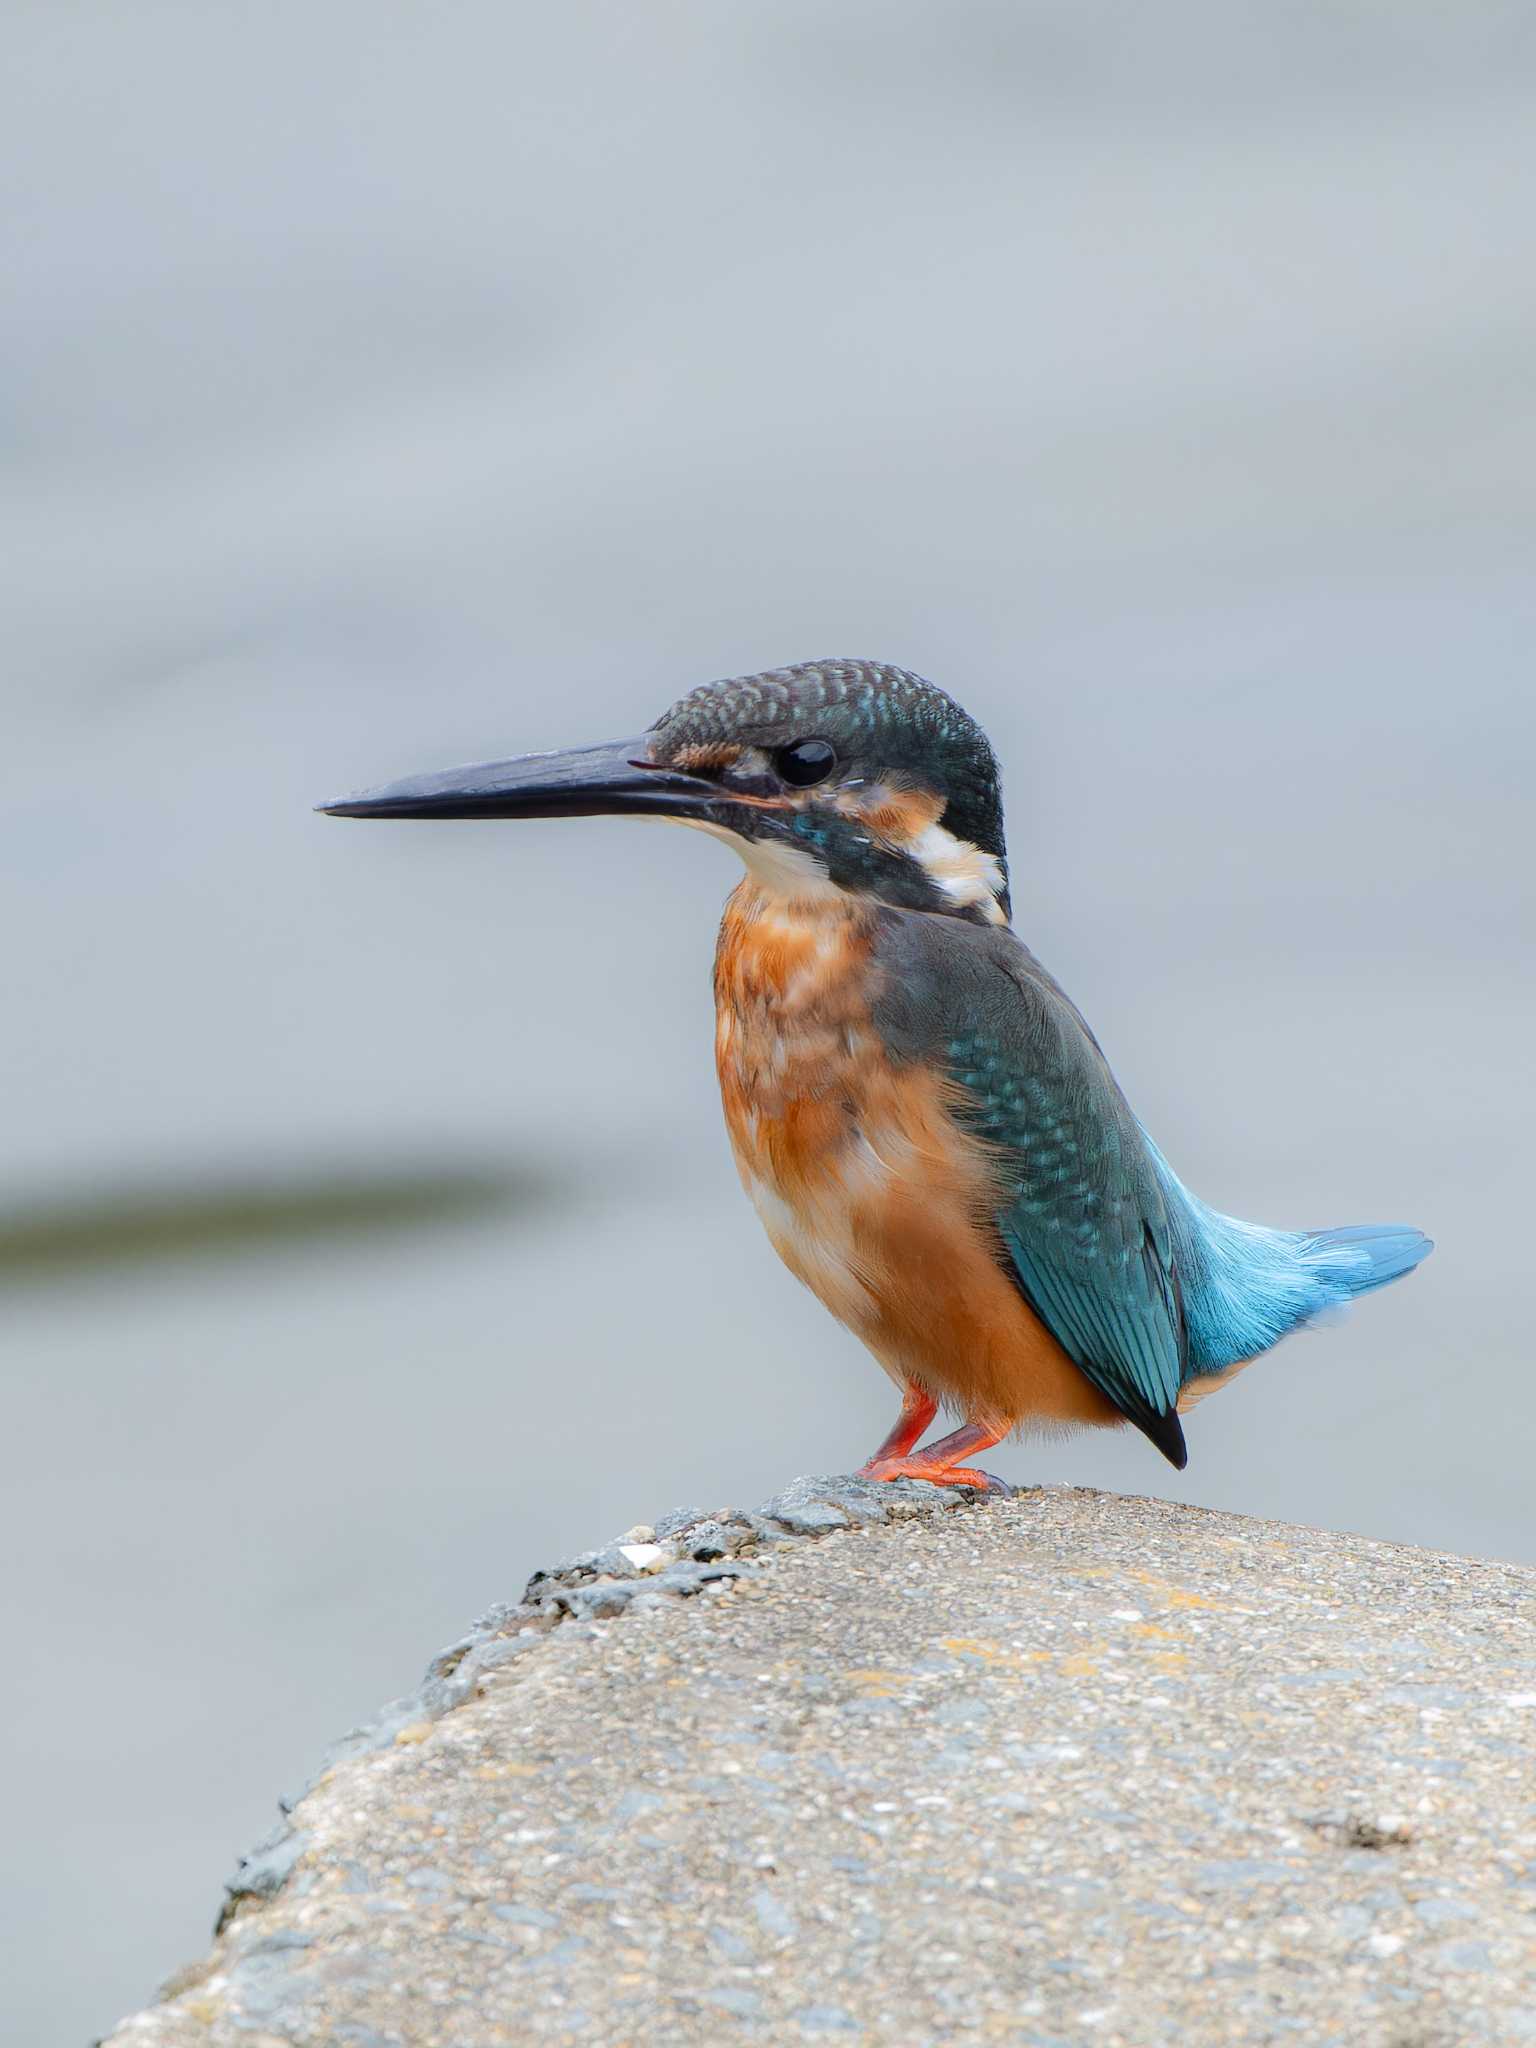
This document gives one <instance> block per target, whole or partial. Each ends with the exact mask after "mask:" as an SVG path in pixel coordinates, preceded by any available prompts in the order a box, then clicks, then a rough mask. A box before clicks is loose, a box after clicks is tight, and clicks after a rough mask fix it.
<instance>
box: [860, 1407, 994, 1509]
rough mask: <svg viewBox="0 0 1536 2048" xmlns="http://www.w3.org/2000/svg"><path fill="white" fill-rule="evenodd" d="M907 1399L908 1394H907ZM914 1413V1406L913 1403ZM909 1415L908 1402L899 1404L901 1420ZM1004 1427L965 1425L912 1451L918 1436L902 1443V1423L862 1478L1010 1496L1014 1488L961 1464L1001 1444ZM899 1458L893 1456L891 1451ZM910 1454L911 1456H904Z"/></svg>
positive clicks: (863, 1471) (864, 1467)
mask: <svg viewBox="0 0 1536 2048" xmlns="http://www.w3.org/2000/svg"><path fill="white" fill-rule="evenodd" d="M909 1399H910V1395H909ZM911 1405H912V1408H913V1410H914V1412H915V1409H916V1406H917V1403H916V1402H912V1404H911ZM907 1416H908V1403H905V1402H904V1403H903V1404H902V1420H903V1422H905V1421H906V1420H907ZM1007 1433H1008V1430H1007V1424H1006V1423H1005V1424H1004V1425H1003V1427H1002V1428H1001V1429H991V1428H989V1427H988V1426H987V1424H986V1423H984V1422H968V1423H966V1424H965V1426H964V1428H963V1429H955V1430H951V1431H950V1433H949V1435H948V1436H945V1437H940V1439H939V1441H938V1442H937V1443H936V1444H930V1445H929V1446H928V1448H927V1450H926V1451H917V1452H915V1453H913V1452H912V1445H913V1443H914V1442H915V1441H916V1439H917V1436H918V1435H919V1434H920V1431H919V1430H914V1431H913V1432H912V1434H911V1435H910V1436H907V1437H906V1440H905V1442H902V1441H901V1440H900V1439H901V1438H902V1436H903V1435H904V1431H903V1428H902V1423H898V1424H897V1426H896V1428H895V1429H893V1430H892V1431H891V1434H890V1435H889V1436H888V1437H887V1438H886V1440H885V1442H884V1443H883V1444H882V1445H881V1446H880V1448H879V1450H878V1451H876V1453H875V1455H874V1456H873V1457H872V1458H871V1459H870V1461H869V1463H868V1464H867V1465H865V1466H863V1467H861V1469H860V1472H859V1477H860V1478H861V1479H926V1480H929V1481H930V1482H931V1483H932V1484H933V1485H934V1486H974V1487H975V1488H976V1489H977V1490H978V1492H981V1493H1012V1491H1013V1488H1012V1487H1011V1486H1009V1485H1007V1484H1006V1482H1005V1481H1003V1480H1001V1479H994V1478H993V1477H992V1475H991V1473H990V1472H983V1471H982V1470H981V1468H980V1467H979V1466H976V1465H962V1464H961V1463H960V1460H961V1459H962V1458H966V1457H969V1456H970V1454H971V1453H972V1452H973V1451H990V1450H991V1448H992V1446H993V1445H994V1444H998V1443H1001V1442H1002V1440H1003V1438H1004V1437H1005V1436H1006V1435H1007ZM893 1451H894V1452H897V1453H899V1454H900V1455H897V1456H894V1457H893V1456H892V1455H891V1453H892V1452H893ZM908 1453H911V1455H907V1454H908Z"/></svg>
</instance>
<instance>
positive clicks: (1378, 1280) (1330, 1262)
mask: <svg viewBox="0 0 1536 2048" xmlns="http://www.w3.org/2000/svg"><path fill="white" fill-rule="evenodd" d="M1147 1147H1148V1150H1149V1151H1150V1153H1151V1155H1152V1159H1153V1162H1154V1164H1155V1165H1156V1167H1157V1169H1158V1174H1159V1176H1160V1178H1161V1180H1162V1183H1163V1192H1164V1194H1165V1196H1166V1197H1167V1200H1168V1225H1169V1229H1170V1230H1171V1232H1172V1233H1173V1240H1174V1256H1175V1262H1176V1265H1177V1267H1178V1270H1179V1272H1180V1275H1181V1277H1182V1283H1183V1286H1182V1292H1183V1303H1184V1317H1185V1327H1186V1330H1187V1333H1188V1339H1189V1364H1188V1367H1187V1369H1186V1372H1185V1378H1186V1380H1191V1379H1198V1378H1200V1377H1202V1376H1203V1375H1205V1374H1208V1373H1218V1372H1225V1371H1226V1370H1227V1369H1228V1367H1230V1366H1233V1365H1237V1364H1240V1363H1241V1362H1242V1360H1243V1359H1245V1358H1256V1357H1257V1356H1258V1355H1259V1353H1260V1352H1261V1351H1267V1350H1268V1349H1269V1347H1270V1346H1271V1345H1272V1344H1278V1343H1279V1341H1280V1339H1281V1338H1282V1337H1287V1336H1289V1335H1290V1333H1291V1331H1292V1330H1301V1329H1304V1328H1305V1327H1306V1325H1307V1324H1308V1323H1310V1322H1314V1321H1315V1320H1316V1319H1317V1318H1318V1317H1319V1316H1322V1315H1326V1314H1327V1312H1328V1311H1329V1310H1330V1309H1334V1308H1340V1307H1342V1306H1343V1305H1344V1304H1345V1303H1346V1302H1349V1301H1353V1300H1354V1299H1355V1298H1356V1296H1357V1295H1361V1294H1372V1293H1374V1292H1375V1290H1376V1289H1377V1288H1378V1287H1385V1286H1386V1285H1387V1283H1388V1282H1389V1281H1392V1280H1400V1279H1401V1278H1402V1276H1403V1275H1404V1274H1405V1273H1411V1272H1412V1271H1413V1269H1414V1267H1415V1266H1416V1265H1418V1263H1419V1261H1420V1260H1421V1259H1424V1258H1427V1257H1428V1255H1429V1254H1430V1252H1432V1251H1433V1250H1434V1246H1433V1244H1432V1243H1431V1242H1430V1240H1429V1239H1428V1238H1427V1237H1426V1236H1425V1235H1424V1233H1423V1232H1422V1231H1420V1230H1414V1229H1412V1228H1410V1227H1409V1226H1408V1225H1407V1224H1403V1223H1354V1224H1346V1225H1345V1226H1344V1228H1343V1229H1342V1230H1270V1229H1267V1228H1266V1227H1265V1226H1264V1225H1263V1224H1261V1223H1244V1222H1242V1221H1240V1219H1239V1218H1237V1217H1236V1216H1223V1215H1222V1214H1221V1212H1220V1211H1219V1210H1217V1209H1212V1208H1210V1207H1209V1206H1208V1205H1207V1204H1206V1203H1204V1202H1202V1201H1201V1200H1200V1198H1199V1197H1198V1196H1197V1195H1192V1194H1191V1193H1190V1191H1189V1189H1188V1188H1186V1187H1185V1186H1184V1184H1183V1182H1182V1181H1181V1180H1180V1179H1179V1177H1178V1175H1177V1174H1176V1173H1175V1172H1174V1171H1173V1169H1172V1167H1171V1166H1170V1165H1169V1164H1168V1162H1167V1160H1166V1159H1164V1157H1163V1155H1162V1154H1161V1152H1159V1151H1158V1149H1157V1147H1156V1146H1155V1145H1154V1144H1153V1143H1152V1141H1151V1140H1150V1139H1148V1140H1147Z"/></svg>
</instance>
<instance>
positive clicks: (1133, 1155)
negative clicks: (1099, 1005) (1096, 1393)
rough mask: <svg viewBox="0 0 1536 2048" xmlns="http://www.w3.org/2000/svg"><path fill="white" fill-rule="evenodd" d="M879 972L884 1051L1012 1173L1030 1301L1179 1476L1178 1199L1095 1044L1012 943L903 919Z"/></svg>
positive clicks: (1008, 1247) (974, 930) (1007, 1175)
mask: <svg viewBox="0 0 1536 2048" xmlns="http://www.w3.org/2000/svg"><path fill="white" fill-rule="evenodd" d="M878 958H879V964H880V968H881V988H880V993H879V996H878V999H877V1003H876V1010H875V1016H876V1023H877V1025H878V1027H879V1029H880V1030H881V1032H882V1035H883V1037H884V1039H885V1042H886V1045H887V1048H888V1049H889V1050H890V1052H891V1053H892V1055H893V1056H894V1057H896V1058H898V1059H919V1060H922V1061H923V1062H924V1063H926V1064H930V1065H936V1066H941V1067H943V1068H945V1069H946V1070H947V1071H948V1073H949V1074H950V1075H951V1076H952V1078H953V1079H954V1080H955V1081H956V1082H957V1083H958V1085H959V1087H960V1089H961V1090H962V1091H963V1099H964V1102H965V1105H966V1107H965V1111H964V1115H965V1120H966V1122H967V1123H968V1125H969V1126H970V1128H971V1129H972V1130H973V1131H974V1132H975V1133H976V1134H977V1136H979V1137H981V1138H983V1139H984V1140H986V1142H987V1143H988V1144H989V1145H990V1146H991V1147H992V1148H993V1149H994V1151H995V1153H996V1155H997V1157H998V1159H999V1162H1000V1167H1001V1179H1002V1206H1001V1207H1000V1208H999V1210H998V1214H997V1228H998V1235H999V1238H1000V1240H1001V1244H1002V1248H1003V1251H1004V1254H1005V1255H1006V1257H1007V1259H1008V1261H1009V1263H1010V1268H1011V1271H1012V1274H1013V1277H1014V1279H1015V1280H1016V1281H1017V1283H1018V1286H1019V1288H1020V1290H1021V1292H1022V1293H1023V1295H1024V1297H1025V1299H1026V1300H1027V1301H1028V1303H1029V1305H1030V1307H1031V1308H1032V1309H1033V1310H1034V1312H1035V1314H1036V1315H1037V1316H1038V1317H1039V1318H1040V1320H1041V1322H1042V1323H1044V1324H1045V1326H1046V1328H1047V1329H1048V1330H1049V1331H1050V1332H1051V1334H1052V1335H1053V1336H1054V1337H1055V1339H1056V1341H1057V1342H1058V1343H1059V1344H1060V1345H1061V1347H1062V1349H1063V1350H1064V1351H1065V1352H1066V1353H1067V1356H1068V1357H1069V1358H1071V1359H1072V1361H1073V1362H1074V1364H1076V1365H1077V1366H1078V1367H1079V1369H1080V1370H1081V1371H1082V1372H1083V1373H1084V1374H1086V1376H1087V1377H1088V1378H1089V1379H1090V1380H1092V1381H1093V1383H1094V1385H1095V1386H1097V1387H1098V1388H1099V1389H1100V1390H1101V1391H1102V1392H1103V1393H1104V1394H1106V1395H1107V1396H1108V1397H1109V1399H1110V1400H1111V1401H1113V1402H1114V1404H1115V1406H1116V1407H1117V1408H1118V1409H1119V1410H1120V1412H1121V1413H1122V1414H1123V1415H1124V1416H1125V1417H1126V1418H1127V1420H1129V1421H1131V1422H1134V1423H1135V1424H1136V1426H1137V1428H1138V1429H1141V1430H1142V1431H1144V1432H1145V1434H1146V1435H1147V1436H1148V1437H1150V1438H1151V1440H1152V1442H1153V1443H1155V1444H1156V1445H1157V1447H1158V1449H1159V1450H1160V1451H1161V1452H1162V1453H1163V1455H1164V1456H1165V1457H1166V1458H1167V1459H1168V1460H1169V1461H1170V1462H1171V1463H1172V1464H1174V1465H1176V1466H1178V1467H1180V1468H1182V1467H1183V1465H1184V1464H1185V1462H1186V1456H1187V1454H1186V1451H1185V1447H1184V1432H1183V1429H1182V1428H1181V1426H1180V1423H1179V1417H1178V1398H1179V1389H1180V1387H1181V1386H1182V1384H1183V1382H1184V1379H1185V1376H1186V1374H1187V1371H1188V1365H1189V1339H1188V1332H1187V1328H1186V1324H1185V1318H1184V1307H1183V1302H1182V1299H1181V1296H1180V1288H1179V1272H1178V1265H1177V1261H1176V1259H1175V1256H1174V1243H1173V1233H1172V1231H1171V1229H1170V1225H1169V1217H1168V1211H1167V1205H1166V1198H1165V1195H1164V1191H1163V1186H1162V1183H1161V1181H1160V1179H1159V1177H1158V1174H1157V1171H1156V1169H1155V1167H1154V1165H1153V1163H1152V1158H1151V1154H1150V1152H1149V1150H1148V1147H1147V1141H1146V1139H1145V1137H1144V1136H1143V1134H1142V1131H1141V1127H1140V1125H1139V1124H1138V1123H1137V1121H1136V1119H1135V1117H1134V1116H1133V1114H1132V1113H1131V1110H1130V1107H1129V1105H1128V1104H1127V1103H1126V1100H1125V1098H1124V1096H1123V1095H1122V1094H1121V1093H1120V1089H1119V1087H1118V1085H1117V1083H1116V1081H1115V1078H1114V1076H1113V1074H1112V1073H1111V1072H1110V1070H1109V1066H1108V1063H1107V1062H1106V1061H1105V1058H1104V1055H1103V1053H1102V1052H1101V1051H1100V1050H1099V1046H1098V1043H1097V1041H1096V1040H1095V1038H1094V1036H1093V1034H1092V1032H1091V1031H1090V1030H1089V1029H1088V1026H1087V1025H1086V1024H1085V1023H1084V1022H1083V1019H1082V1017H1081V1016H1080V1015H1079V1014H1078V1012H1077V1010H1076V1008H1075V1007H1074V1005H1073V1004H1072V1003H1071V1001H1070V1000H1069V999H1068V998H1067V996H1066V995H1065V994H1064V993H1063V992H1062V990H1061V989H1060V988H1059V987H1058V986H1057V985H1056V983H1055V982H1054V981H1053V980H1052V979H1051V977H1050V976H1049V975H1048V974H1047V973H1046V971H1045V969H1044V968H1043V967H1041V966H1040V964H1039V962H1038V961H1037V960H1036V959H1035V958H1034V956H1033V955H1032V954H1031V953H1030V952H1029V951H1028V950H1027V949H1026V948H1025V947H1024V946H1022V945H1021V944H1020V943H1019V941H1018V940H1017V939H1015V938H1014V936H1013V934H1012V933H1011V932H1006V931H998V930H983V929H980V928H978V927H977V926H974V925H970V924H965V923H962V922H961V921H959V920H957V919H954V918H947V917H945V918H939V917H923V916H908V915H901V914H895V915H893V916H892V917H891V919H890V920H889V921H888V923H887V924H886V925H885V926H884V927H883V930H882V938H881V943H880V947H879V951H878Z"/></svg>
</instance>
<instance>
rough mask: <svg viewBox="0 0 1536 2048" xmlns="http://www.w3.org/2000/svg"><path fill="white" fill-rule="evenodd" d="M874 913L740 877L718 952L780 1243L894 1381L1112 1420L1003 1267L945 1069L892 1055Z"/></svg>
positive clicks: (743, 1127) (743, 1146) (961, 1398)
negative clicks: (883, 1026)
mask: <svg viewBox="0 0 1536 2048" xmlns="http://www.w3.org/2000/svg"><path fill="white" fill-rule="evenodd" d="M872 935H873V924H872V920H871V918H870V916H869V914H868V913H866V912H864V911H862V910H860V909H859V908H858V907H857V906H856V905H852V904H850V905H849V906H848V907H846V908H845V907H844V906H843V905H841V904H838V903H835V902H834V903H824V902H822V901H820V900H818V901H816V902H815V903H804V904H801V903H796V904H789V903H786V902H785V901H784V900H783V899H781V898H776V897H771V896H769V895H767V894H766V893H765V892H763V891H762V890H760V889H759V888H758V887H757V886H756V885H755V884H753V883H752V882H750V881H749V882H743V883H742V885H741V886H740V887H739V888H738V889H737V890H736V892H735V894H734V895H733V896H732V897H731V899H730V902H729V903H728V905H727V906H726V914H725V919H724V922H723V924H722V925H721V928H720V943H719V948H718V951H717V954H716V961H715V999H716V1039H715V1052H716V1062H717V1065H718V1068H719V1074H720V1092H721V1097H722V1100H723V1102H724V1105H725V1119H726V1125H727V1128H728V1129H729V1131H730V1135H731V1144H732V1147H733V1149H734V1151H735V1154H736V1164H737V1167H738V1169H739V1171H740V1173H741V1178H742V1183H743V1185H744V1186H745V1187H746V1190H747V1192H748V1194H749V1195H750V1196H751V1198H752V1200H753V1203H754V1204H755V1206H756V1208H757V1210H758V1213H759V1215H760V1216H761V1217H762V1220H763V1223H764V1225H765V1226H766V1228H767V1231H768V1235H769V1237H770V1238H771V1239H772V1241H773V1244H774V1247H775V1249H776V1250H777V1251H778V1253H779V1256H780V1257H781V1258H782V1259H783V1260H784V1263H785V1264H786V1265H787V1266H788V1267H789V1269H790V1271H791V1272H792V1273H794V1274H795V1275H796V1277H797V1278H799V1279H800V1280H802V1281H804V1283H805V1284H806V1286H807V1287H809V1288H810V1289H811V1290H812V1292H813V1293H814V1294H816V1295H817V1296H818V1297H819V1298H820V1300H821V1301H823V1302H824V1303H825V1304H826V1306H827V1307H828V1308H829V1309H830V1310H831V1311H832V1313H833V1315H835V1316H836V1317H837V1318H838V1319H839V1320H840V1321H841V1322H844V1323H846V1324H847V1325H848V1326H849V1328H850V1329H852V1330H854V1331H855V1332H856V1333H857V1334H858V1336H860V1337H861V1338H862V1339H863V1341H864V1342H865V1343H866V1344H867V1345H868V1346H869V1348H870V1350H871V1351H872V1352H873V1353H874V1355H875V1356H876V1358H877V1359H878V1360H879V1361H880V1363H881V1364H882V1365H883V1366H884V1367H885V1369H886V1371H887V1372H889V1373H890V1374H891V1376H892V1377H893V1378H894V1379H896V1380H898V1381H900V1380H905V1379H915V1380H917V1381H919V1382H920V1383H921V1384H923V1385H924V1386H926V1387H927V1388H928V1389H929V1390H930V1392H932V1393H933V1394H934V1395H936V1396H937V1397H938V1398H939V1399H941V1400H945V1401H948V1402H949V1403H950V1404H951V1405H953V1406H955V1407H957V1408H959V1409H960V1410H961V1411H962V1412H963V1413H964V1414H965V1415H966V1416H967V1417H968V1418H971V1419H974V1420H978V1421H988V1422H991V1423H993V1424H994V1425H998V1424H1002V1425H1009V1426H1011V1425H1012V1424H1014V1423H1016V1422H1018V1421H1020V1420H1023V1419H1025V1418H1028V1417H1037V1418H1040V1419H1047V1418H1049V1419H1055V1420H1058V1421H1062V1422H1078V1423H1083V1422H1115V1421H1118V1420H1119V1419H1120V1418H1119V1415H1118V1413H1117V1411H1116V1410H1115V1409H1114V1407H1113V1405H1112V1404H1111V1403H1110V1402H1109V1401H1108V1400H1106V1399H1105V1397H1104V1396H1103V1395H1102V1394H1100V1393H1099V1392H1098V1390H1097V1388H1095V1387H1094V1386H1093V1385H1092V1384H1091V1383H1090V1382H1089V1381H1088V1380H1087V1379H1085V1378H1084V1377H1083V1375H1082V1374H1081V1373H1080V1372H1079V1371H1078V1369H1077V1368H1076V1366H1075V1365H1073V1363H1072V1361H1071V1360H1070V1359H1069V1358H1068V1357H1067V1355H1066V1353H1065V1352H1064V1351H1062V1349H1061V1348H1060V1346H1059V1345H1058V1344H1057V1343H1056V1341H1055V1339H1054V1338H1053V1337H1051V1335H1050V1334H1049V1332H1048V1331H1046V1330H1045V1329H1044V1327H1043V1326H1042V1325H1041V1324H1040V1322H1039V1321H1038V1320H1037V1319H1036V1317H1035V1316H1034V1315H1032V1314H1031V1312H1030V1310H1029V1309H1028V1307H1027V1306H1026V1304H1025V1302H1024V1300H1023V1298H1022V1296H1021V1295H1020V1293H1019V1291H1018V1289H1017V1288H1016V1287H1015V1285H1014V1284H1013V1282H1012V1280H1011V1279H1010V1278H1009V1277H1008V1274H1007V1272H1006V1270H1005V1267H1004V1264H1003V1260H1002V1254H1001V1248H1000V1246H999V1243H998V1239H997V1232H996V1225H995V1223H994V1221H993V1217H994V1215H995V1212H996V1209H997V1190H996V1181H995V1175H994V1171H993V1167H992V1163H991V1161H990V1160H989V1158H988V1156H987V1153H986V1151H985V1148H984V1147H983V1146H982V1145H981V1144H980V1143H979V1142H978V1141H976V1140H975V1139H973V1138H972V1137H970V1136H969V1135H968V1134H967V1133H966V1132H965V1131H964V1130H963V1129H962V1128H961V1126H960V1125H959V1123H958V1122H957V1120H956V1117H955V1115H954V1103H953V1099H952V1097H953V1090H952V1086H951V1084H950V1083H948V1082H947V1081H946V1080H945V1079H944V1077H943V1076H942V1075H940V1074H938V1073H937V1072H935V1071H934V1070H933V1069H931V1068H927V1067H923V1066H920V1065H916V1064H910V1065H897V1064H896V1063H894V1062H893V1061H892V1060H890V1059H889V1058H888V1056H887V1055H886V1053H885V1050H884V1047H883V1046H882V1044H881V1042H880V1039H879V1037H878V1034H877V1033H876V1031H875V1029H874V1026H873V1023H872V1021H871V1016H870V995H871V989H872V977H873V974H874V971H875V970H874V967H873V962H872V958H871V952H872Z"/></svg>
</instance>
